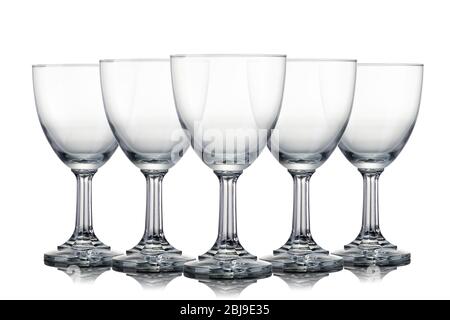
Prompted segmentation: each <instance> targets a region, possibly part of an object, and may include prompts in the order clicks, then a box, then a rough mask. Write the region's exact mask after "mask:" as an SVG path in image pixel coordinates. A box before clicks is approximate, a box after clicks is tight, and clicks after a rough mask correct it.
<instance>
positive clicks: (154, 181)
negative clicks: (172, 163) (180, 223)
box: [142, 170, 167, 244]
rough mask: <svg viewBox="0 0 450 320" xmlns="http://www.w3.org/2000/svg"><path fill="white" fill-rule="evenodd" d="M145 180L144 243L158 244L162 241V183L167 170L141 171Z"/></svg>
mask: <svg viewBox="0 0 450 320" xmlns="http://www.w3.org/2000/svg"><path fill="white" fill-rule="evenodd" d="M142 173H143V174H144V176H145V178H146V180H147V200H146V212H145V232H144V239H145V241H146V243H147V244H148V243H152V242H154V243H155V244H159V243H160V242H162V241H165V240H164V232H163V211H162V181H163V178H164V176H165V175H166V173H167V170H142Z"/></svg>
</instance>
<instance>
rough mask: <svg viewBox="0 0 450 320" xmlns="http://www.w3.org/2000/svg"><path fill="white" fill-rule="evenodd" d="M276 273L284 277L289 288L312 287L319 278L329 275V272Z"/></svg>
mask: <svg viewBox="0 0 450 320" xmlns="http://www.w3.org/2000/svg"><path fill="white" fill-rule="evenodd" d="M274 275H275V276H277V277H280V278H281V279H283V281H284V282H286V283H287V284H288V286H289V288H291V289H293V290H298V289H312V288H313V287H314V285H315V284H316V283H317V282H319V280H321V279H323V278H325V277H328V276H329V273H320V272H316V273H274Z"/></svg>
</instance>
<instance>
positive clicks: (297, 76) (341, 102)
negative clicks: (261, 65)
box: [264, 59, 356, 272]
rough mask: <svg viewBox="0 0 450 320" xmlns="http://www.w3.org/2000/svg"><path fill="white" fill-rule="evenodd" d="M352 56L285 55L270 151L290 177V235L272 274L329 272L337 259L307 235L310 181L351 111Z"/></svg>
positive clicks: (274, 258)
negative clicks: (311, 57) (283, 79)
mask: <svg viewBox="0 0 450 320" xmlns="http://www.w3.org/2000/svg"><path fill="white" fill-rule="evenodd" d="M355 79H356V61H355V60H306V59H288V61H287V64H286V83H285V89H284V97H283V106H282V109H281V112H280V117H279V119H278V122H277V125H276V127H275V129H274V132H273V134H272V136H271V138H270V140H269V142H268V145H269V149H270V150H271V152H272V154H273V155H274V156H275V157H276V158H277V159H278V161H279V162H280V163H281V164H282V165H283V166H284V167H285V168H287V169H288V171H289V173H290V174H291V175H292V177H293V180H294V214H293V223H292V232H291V236H290V237H289V240H288V241H287V243H286V244H285V245H284V246H282V247H281V248H279V249H277V250H274V255H273V256H270V257H267V258H264V260H266V261H270V262H271V263H272V265H273V269H274V271H276V272H333V271H339V270H341V269H342V267H343V262H342V258H340V257H336V256H332V255H330V254H329V252H328V251H326V250H324V249H322V248H321V247H320V246H319V245H317V243H316V242H315V241H314V239H313V238H312V236H311V231H310V218H309V216H310V214H309V181H310V178H311V176H312V174H313V173H314V171H315V170H316V169H317V168H319V167H320V166H321V165H322V164H323V163H324V162H325V161H326V160H327V159H328V157H329V156H330V154H331V153H332V152H333V150H334V149H335V148H336V146H337V144H338V143H339V140H340V139H341V136H342V134H343V132H344V129H345V126H346V125H347V122H348V119H349V117H350V113H351V110H352V101H353V93H354V87H355Z"/></svg>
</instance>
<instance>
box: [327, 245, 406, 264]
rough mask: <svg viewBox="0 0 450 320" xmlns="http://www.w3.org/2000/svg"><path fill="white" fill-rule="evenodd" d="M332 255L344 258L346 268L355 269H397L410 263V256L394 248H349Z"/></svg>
mask: <svg viewBox="0 0 450 320" xmlns="http://www.w3.org/2000/svg"><path fill="white" fill-rule="evenodd" d="M334 254H336V255H338V256H341V257H342V258H344V264H345V265H346V266H355V267H368V266H372V265H375V266H380V267H388V266H389V267H390V266H393V267H398V266H404V265H407V264H409V263H410V262H411V254H410V253H408V252H404V251H400V250H397V249H396V248H395V247H394V248H391V247H376V248H373V247H364V246H360V247H349V246H347V248H346V249H344V250H340V251H337V252H335V253H334Z"/></svg>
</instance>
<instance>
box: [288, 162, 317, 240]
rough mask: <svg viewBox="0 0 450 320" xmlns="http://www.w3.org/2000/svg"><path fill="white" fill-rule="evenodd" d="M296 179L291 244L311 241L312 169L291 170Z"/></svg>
mask: <svg viewBox="0 0 450 320" xmlns="http://www.w3.org/2000/svg"><path fill="white" fill-rule="evenodd" d="M289 173H290V174H291V175H292V178H293V180H294V214H293V221H292V233H291V239H290V242H291V245H296V244H299V245H302V244H308V243H309V242H311V231H310V224H309V180H310V178H311V176H312V175H313V173H314V170H312V171H298V170H289Z"/></svg>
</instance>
